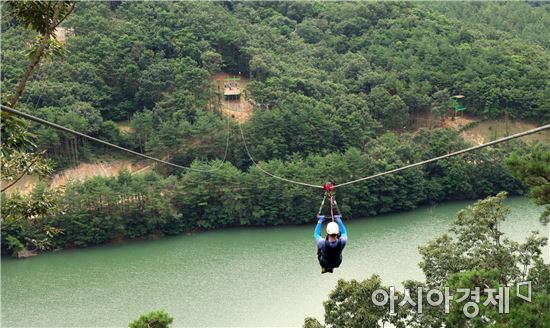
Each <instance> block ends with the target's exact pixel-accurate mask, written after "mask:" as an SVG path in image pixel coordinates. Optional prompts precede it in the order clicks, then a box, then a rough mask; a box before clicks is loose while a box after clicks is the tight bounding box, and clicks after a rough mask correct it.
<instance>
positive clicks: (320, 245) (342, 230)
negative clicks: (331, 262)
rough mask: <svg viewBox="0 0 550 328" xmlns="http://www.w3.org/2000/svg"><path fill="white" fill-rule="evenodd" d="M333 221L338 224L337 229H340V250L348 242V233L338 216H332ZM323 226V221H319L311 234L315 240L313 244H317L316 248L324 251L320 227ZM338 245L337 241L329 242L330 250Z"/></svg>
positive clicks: (323, 239) (323, 240)
mask: <svg viewBox="0 0 550 328" xmlns="http://www.w3.org/2000/svg"><path fill="white" fill-rule="evenodd" d="M334 221H336V223H338V228H340V238H339V239H340V242H341V243H342V249H343V248H344V247H345V246H346V242H347V241H348V232H347V230H346V227H345V226H344V223H343V222H342V217H341V216H340V215H335V216H334ZM322 226H323V220H321V219H319V221H317V226H316V227H315V231H314V232H313V238H315V243H316V244H317V248H318V249H320V250H321V251H323V250H324V249H325V238H323V237H321V227H322ZM337 244H338V239H336V240H334V241H329V246H330V247H331V248H334V247H336V245H337Z"/></svg>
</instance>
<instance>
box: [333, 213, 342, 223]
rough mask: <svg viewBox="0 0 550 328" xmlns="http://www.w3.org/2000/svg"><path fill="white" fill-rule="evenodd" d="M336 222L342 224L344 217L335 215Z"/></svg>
mask: <svg viewBox="0 0 550 328" xmlns="http://www.w3.org/2000/svg"><path fill="white" fill-rule="evenodd" d="M334 221H336V222H342V216H341V215H339V214H338V215H335V216H334Z"/></svg>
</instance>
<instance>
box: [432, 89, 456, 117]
mask: <svg viewBox="0 0 550 328" xmlns="http://www.w3.org/2000/svg"><path fill="white" fill-rule="evenodd" d="M432 99H433V101H432V108H431V110H432V113H433V114H434V115H435V116H436V117H437V118H438V119H443V118H444V117H445V116H446V115H447V113H448V112H449V110H450V109H451V105H452V102H451V96H450V95H449V91H447V89H444V90H439V91H437V92H436V93H434V94H433V95H432Z"/></svg>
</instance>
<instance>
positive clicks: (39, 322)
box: [1, 197, 549, 327]
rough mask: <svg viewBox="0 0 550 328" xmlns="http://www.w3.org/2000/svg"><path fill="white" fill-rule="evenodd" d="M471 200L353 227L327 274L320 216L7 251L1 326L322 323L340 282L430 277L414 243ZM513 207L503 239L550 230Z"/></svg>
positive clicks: (532, 210) (527, 209)
mask: <svg viewBox="0 0 550 328" xmlns="http://www.w3.org/2000/svg"><path fill="white" fill-rule="evenodd" d="M469 204H472V202H452V203H445V204H440V205H437V206H432V207H424V208H420V209H417V210H414V211H410V212H404V213H397V214H391V215H384V216H377V217H372V218H367V219H360V220H353V221H351V222H346V226H347V228H348V234H349V238H350V240H349V244H348V246H347V247H346V249H345V251H344V261H343V263H342V266H341V267H340V269H338V270H336V271H335V273H334V274H332V275H331V274H324V275H321V274H320V268H319V265H318V263H317V259H316V257H315V246H314V242H313V228H314V222H312V224H311V225H310V226H298V227H296V226H290V227H288V226H287V227H275V228H238V229H226V230H219V231H213V232H206V233H199V234H195V235H191V236H177V237H169V238H163V239H161V240H154V241H140V242H130V243H128V244H125V245H106V246H100V247H92V248H87V249H79V250H63V251H59V252H53V253H46V254H42V255H40V256H38V257H35V258H31V259H26V260H14V259H11V258H2V268H1V273H2V277H1V281H2V292H1V294H2V316H1V319H2V326H3V327H11V326H13V327H31V326H33V327H53V326H55V327H61V326H63V327H84V326H86V327H99V326H102V327H104V326H109V327H112V326H120V327H122V326H126V327H127V325H128V323H129V322H130V321H132V320H134V319H136V318H137V317H139V316H140V315H141V314H143V313H145V312H148V311H151V310H154V309H165V310H166V311H168V313H170V315H172V316H173V317H174V326H176V327H182V326H193V327H196V326H218V327H219V326H224V327H225V326H256V327H257V326H277V327H281V326H293V327H294V326H301V325H302V323H303V320H304V318H305V317H307V316H313V317H316V318H318V319H321V320H322V317H323V305H322V302H323V301H324V300H326V299H327V296H328V293H329V292H330V291H331V290H332V289H333V288H334V286H335V284H336V281H337V280H338V279H339V278H344V279H352V278H353V279H359V280H360V279H364V278H367V277H369V276H370V275H372V274H373V273H377V274H379V275H380V276H381V277H382V280H383V283H384V284H385V285H395V286H397V287H398V288H400V287H399V286H401V285H400V282H401V281H403V280H406V279H419V280H421V279H423V275H422V272H421V270H420V269H419V268H418V265H417V264H418V262H419V261H420V255H419V254H418V250H417V247H418V246H419V245H422V244H425V243H426V242H428V241H429V240H431V239H433V238H434V237H436V236H438V235H440V234H441V233H443V232H444V231H445V230H446V229H447V228H448V226H449V223H450V222H451V221H452V219H453V218H454V216H455V214H456V213H457V211H459V210H460V209H461V208H463V207H465V206H467V205H469ZM506 204H507V205H509V206H511V207H512V214H511V216H510V217H509V218H508V220H507V221H506V223H505V224H504V226H503V230H504V231H505V232H506V235H507V236H509V237H510V238H512V239H514V240H518V241H522V240H523V239H524V238H525V236H527V235H528V233H529V231H531V230H540V231H541V232H542V233H544V234H545V235H548V228H547V227H544V226H542V224H540V223H539V221H538V216H539V214H540V213H541V211H542V209H541V208H540V207H537V206H535V205H533V204H532V203H530V202H529V200H528V199H526V198H522V197H516V198H511V199H508V200H507V202H506ZM548 257H549V254H548V248H546V249H545V250H544V258H545V259H548Z"/></svg>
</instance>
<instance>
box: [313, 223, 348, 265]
mask: <svg viewBox="0 0 550 328" xmlns="http://www.w3.org/2000/svg"><path fill="white" fill-rule="evenodd" d="M317 217H318V218H319V220H318V221H317V226H316V227H315V232H314V233H313V237H314V238H315V243H316V244H317V258H318V259H319V264H320V265H321V273H326V272H330V273H332V269H334V268H337V267H339V266H340V263H342V250H343V249H344V247H346V242H347V241H348V233H347V231H346V227H345V226H344V223H343V222H342V216H341V215H335V216H334V221H335V222H329V223H328V224H327V237H326V238H323V237H321V227H322V225H323V222H325V216H324V215H318V216H317Z"/></svg>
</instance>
